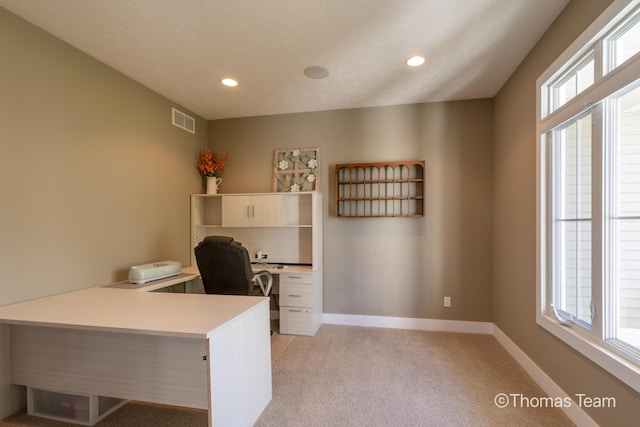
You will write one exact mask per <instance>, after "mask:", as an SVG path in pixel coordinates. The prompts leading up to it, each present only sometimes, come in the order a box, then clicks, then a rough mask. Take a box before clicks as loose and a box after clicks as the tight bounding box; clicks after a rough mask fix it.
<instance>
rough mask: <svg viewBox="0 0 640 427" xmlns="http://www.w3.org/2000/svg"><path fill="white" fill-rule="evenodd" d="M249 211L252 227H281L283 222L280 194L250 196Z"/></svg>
mask: <svg viewBox="0 0 640 427" xmlns="http://www.w3.org/2000/svg"><path fill="white" fill-rule="evenodd" d="M249 211H250V215H251V225H252V226H253V227H281V226H282V225H283V224H284V221H283V220H282V196H281V195H279V194H273V195H271V194H269V195H267V196H252V197H251V207H250V209H249Z"/></svg>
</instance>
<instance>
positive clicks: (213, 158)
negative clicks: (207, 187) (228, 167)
mask: <svg viewBox="0 0 640 427" xmlns="http://www.w3.org/2000/svg"><path fill="white" fill-rule="evenodd" d="M226 162H227V154H225V155H224V156H223V157H221V158H219V159H218V156H217V155H216V153H212V152H211V151H210V150H202V153H200V163H199V164H198V170H199V171H200V173H201V174H202V175H204V176H220V175H222V172H223V170H224V165H225V163H226Z"/></svg>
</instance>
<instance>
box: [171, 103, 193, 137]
mask: <svg viewBox="0 0 640 427" xmlns="http://www.w3.org/2000/svg"><path fill="white" fill-rule="evenodd" d="M171 118H172V122H173V125H174V126H178V127H179V128H180V129H184V130H186V131H187V132H191V133H196V119H194V118H193V117H191V116H188V115H186V114H185V113H183V112H182V111H179V110H176V109H175V108H172V109H171Z"/></svg>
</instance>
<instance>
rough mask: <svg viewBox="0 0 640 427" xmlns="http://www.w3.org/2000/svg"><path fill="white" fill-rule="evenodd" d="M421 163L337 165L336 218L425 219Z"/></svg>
mask: <svg viewBox="0 0 640 427" xmlns="http://www.w3.org/2000/svg"><path fill="white" fill-rule="evenodd" d="M423 183H424V161H423V160H412V161H405V162H381V163H348V164H339V165H336V202H337V203H336V206H337V215H338V217H343V218H366V217H421V216H424V203H423V201H424V185H423Z"/></svg>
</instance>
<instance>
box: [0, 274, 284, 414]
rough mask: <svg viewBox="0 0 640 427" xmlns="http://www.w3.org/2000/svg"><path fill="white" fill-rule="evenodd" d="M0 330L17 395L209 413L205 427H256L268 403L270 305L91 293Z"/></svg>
mask: <svg viewBox="0 0 640 427" xmlns="http://www.w3.org/2000/svg"><path fill="white" fill-rule="evenodd" d="M185 277H186V276H185ZM185 277H182V279H184V278H185ZM193 278H195V277H193ZM176 280H179V279H177V278H176ZM182 281H184V280H182ZM175 283H179V282H175ZM165 285H166V283H165ZM137 286H139V285H137ZM166 286H168V285H166ZM0 322H2V323H7V324H9V325H10V332H9V333H10V346H11V348H10V357H11V382H12V383H14V384H17V385H25V386H31V387H34V388H41V389H45V390H54V391H60V392H68V393H82V394H91V395H101V396H111V397H118V398H123V399H130V400H141V401H148V402H155V403H164V404H170V405H180V406H187V407H194V408H202V409H208V411H209V425H210V426H211V425H214V426H227V425H228V426H250V425H253V424H254V423H255V421H256V420H257V419H258V417H259V416H260V414H261V413H262V411H263V410H264V408H265V407H266V405H267V404H268V403H269V401H270V400H271V396H272V389H271V353H270V331H269V299H268V298H263V297H245V296H227V295H197V294H178V295H176V294H168V293H154V292H130V291H128V290H126V289H118V288H106V287H97V288H89V289H85V290H81V291H76V292H69V293H65V294H61V295H56V296H52V297H47V298H41V299H37V300H32V301H27V302H23V303H18V304H13V305H9V306H4V307H0Z"/></svg>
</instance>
